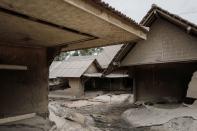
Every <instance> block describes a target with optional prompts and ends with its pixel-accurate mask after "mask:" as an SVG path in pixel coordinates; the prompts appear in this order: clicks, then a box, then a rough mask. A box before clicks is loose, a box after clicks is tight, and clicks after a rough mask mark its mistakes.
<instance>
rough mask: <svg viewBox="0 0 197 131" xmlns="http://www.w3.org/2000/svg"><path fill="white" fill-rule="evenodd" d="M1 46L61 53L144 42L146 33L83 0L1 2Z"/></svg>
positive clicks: (14, 0)
mask: <svg viewBox="0 0 197 131" xmlns="http://www.w3.org/2000/svg"><path fill="white" fill-rule="evenodd" d="M0 29H1V30H0V40H1V44H14V45H16V44H17V45H22V46H41V47H61V48H62V51H68V50H75V49H82V48H91V47H98V46H105V45H111V44H118V43H120V42H127V41H138V40H140V39H146V32H145V31H144V30H142V29H140V28H137V27H136V25H134V24H133V23H128V22H125V21H124V19H118V18H117V17H116V16H115V15H114V14H111V13H109V12H108V11H106V10H105V9H102V8H98V7H97V6H95V5H93V4H90V3H88V2H87V1H84V0H28V1H27V0H1V1H0Z"/></svg>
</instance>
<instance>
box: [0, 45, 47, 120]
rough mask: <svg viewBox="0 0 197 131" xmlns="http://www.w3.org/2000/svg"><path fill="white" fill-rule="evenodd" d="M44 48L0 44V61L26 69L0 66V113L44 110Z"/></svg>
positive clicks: (2, 114)
mask: <svg viewBox="0 0 197 131" xmlns="http://www.w3.org/2000/svg"><path fill="white" fill-rule="evenodd" d="M46 58H47V57H46V49H45V48H31V47H19V46H18V47H17V46H0V64H9V65H24V66H27V68H28V69H27V70H24V71H20V70H5V69H0V117H1V118H2V117H7V116H15V115H21V114H26V113H32V112H35V113H39V114H44V113H47V112H48V65H47V60H46Z"/></svg>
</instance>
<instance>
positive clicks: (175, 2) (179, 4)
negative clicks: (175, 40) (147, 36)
mask: <svg viewBox="0 0 197 131" xmlns="http://www.w3.org/2000/svg"><path fill="white" fill-rule="evenodd" d="M103 1H104V2H106V3H108V4H109V5H111V6H112V7H114V8H115V9H116V10H119V11H121V12H122V13H124V14H125V15H127V16H128V17H130V18H132V19H133V20H135V21H136V22H140V20H141V19H142V18H143V16H145V14H146V13H147V11H148V10H149V9H150V8H151V5H152V4H156V5H158V6H159V7H161V8H163V9H165V10H168V11H169V12H170V13H173V14H177V15H179V16H181V17H182V18H184V19H187V20H189V21H190V22H193V23H195V24H197V0H103Z"/></svg>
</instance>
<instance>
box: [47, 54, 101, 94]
mask: <svg viewBox="0 0 197 131" xmlns="http://www.w3.org/2000/svg"><path fill="white" fill-rule="evenodd" d="M97 65H98V64H97V61H96V60H95V59H94V58H93V59H92V58H87V57H82V56H73V57H70V58H69V59H68V60H65V61H54V62H53V63H52V65H51V67H50V73H49V78H50V79H54V78H59V79H64V80H65V81H66V82H68V84H67V86H69V87H67V88H68V89H67V90H66V92H67V94H68V95H72V96H75V97H80V96H83V95H84V81H83V79H82V77H83V75H84V74H91V73H96V72H98V71H99V68H98V67H97ZM64 86H66V85H64ZM65 88H66V87H65Z"/></svg>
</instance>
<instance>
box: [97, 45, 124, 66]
mask: <svg viewBox="0 0 197 131" xmlns="http://www.w3.org/2000/svg"><path fill="white" fill-rule="evenodd" d="M122 46H123V44H120V45H113V46H106V47H103V51H102V52H101V53H100V54H98V56H97V57H96V59H97V61H98V63H99V64H100V66H101V67H102V68H103V69H106V68H107V67H108V66H109V64H110V63H111V61H112V60H113V58H114V56H115V55H116V54H117V53H118V51H119V50H120V49H121V47H122Z"/></svg>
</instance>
